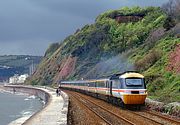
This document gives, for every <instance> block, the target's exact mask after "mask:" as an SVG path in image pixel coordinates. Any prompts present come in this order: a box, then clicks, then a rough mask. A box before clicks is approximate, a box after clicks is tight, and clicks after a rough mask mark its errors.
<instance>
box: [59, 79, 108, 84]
mask: <svg viewBox="0 0 180 125" xmlns="http://www.w3.org/2000/svg"><path fill="white" fill-rule="evenodd" d="M107 80H109V79H91V80H78V81H60V83H93V82H104V81H107Z"/></svg>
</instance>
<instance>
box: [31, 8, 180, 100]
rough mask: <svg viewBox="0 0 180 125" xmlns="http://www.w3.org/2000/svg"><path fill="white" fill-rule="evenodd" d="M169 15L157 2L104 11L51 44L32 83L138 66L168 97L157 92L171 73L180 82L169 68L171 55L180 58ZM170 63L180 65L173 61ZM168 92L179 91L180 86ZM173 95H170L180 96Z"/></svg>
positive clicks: (151, 89) (152, 89) (150, 86)
mask: <svg viewBox="0 0 180 125" xmlns="http://www.w3.org/2000/svg"><path fill="white" fill-rule="evenodd" d="M119 15H120V16H119ZM166 19H167V16H166V14H165V13H164V12H162V10H161V9H160V8H156V7H147V8H139V7H134V8H122V9H120V10H114V11H107V12H105V13H103V14H100V15H99V16H98V17H97V18H96V22H95V23H94V24H91V25H85V26H84V27H83V28H82V29H80V30H77V31H76V32H75V33H74V34H73V35H70V36H69V37H67V38H66V39H65V40H64V41H63V42H62V43H60V44H59V43H56V44H54V45H51V46H50V47H49V48H48V49H47V51H46V54H45V57H44V59H43V61H42V62H41V64H40V65H39V67H38V69H37V71H36V72H35V73H34V74H33V76H32V77H31V79H29V80H28V82H29V83H31V84H41V85H51V84H53V83H57V82H59V81H60V80H79V79H82V78H84V79H91V78H100V77H102V76H107V75H110V74H113V73H118V72H123V71H126V70H135V69H136V70H138V71H140V72H141V73H143V74H144V75H145V77H146V78H147V83H148V90H149V94H150V95H151V96H152V97H157V99H160V100H164V97H165V96H162V97H158V96H157V95H158V94H162V92H163V91H162V90H163V89H166V88H168V86H166V85H167V84H168V83H169V80H168V75H169V74H170V75H171V76H172V77H175V78H177V79H176V81H174V83H173V85H174V86H176V85H177V81H180V80H179V79H178V77H177V76H178V75H177V74H173V72H171V70H167V68H166V66H167V65H168V57H169V58H170V60H173V59H175V60H177V58H176V55H177V54H178V53H179V51H178V50H179V49H178V48H176V49H175V48H174V47H175V46H178V44H177V43H179V41H180V40H179V38H177V37H176V36H177V34H176V33H175V32H174V31H175V30H172V31H166V30H165V29H164V28H163V24H164V22H165V21H166ZM124 22H126V23H124ZM173 50H175V51H176V50H177V51H176V52H173ZM171 52H172V53H173V54H170V53H171ZM168 55H170V56H168ZM172 55H175V56H172ZM171 57H172V58H173V59H171ZM178 59H179V58H178ZM173 62H174V61H173ZM177 64H178V61H177ZM170 65H171V66H173V68H174V69H176V68H175V67H177V65H174V64H173V65H172V64H171V61H170ZM178 65H179V64H178ZM171 69H172V68H171ZM163 73H164V74H163ZM159 83H160V84H159ZM168 92H170V93H171V94H172V96H176V97H177V96H178V93H177V88H175V91H173V92H172V91H169V90H168ZM172 96H170V97H169V99H167V100H168V101H172V100H176V99H177V98H173V97H172ZM178 97H180V96H178ZM172 98H173V99H172ZM171 99H172V100H171Z"/></svg>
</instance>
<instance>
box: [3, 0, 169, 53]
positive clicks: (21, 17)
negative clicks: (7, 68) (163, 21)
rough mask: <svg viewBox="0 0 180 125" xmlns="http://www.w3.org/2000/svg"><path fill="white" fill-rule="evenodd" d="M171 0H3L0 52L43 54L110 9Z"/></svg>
mask: <svg viewBox="0 0 180 125" xmlns="http://www.w3.org/2000/svg"><path fill="white" fill-rule="evenodd" d="M167 1H168V0H0V55H37V56H43V55H44V53H45V51H46V49H47V48H48V46H49V45H50V44H51V43H55V42H62V41H63V40H64V39H65V38H66V37H67V36H69V35H71V34H73V33H74V32H75V31H76V30H77V29H80V28H82V27H83V26H84V25H86V24H92V23H94V21H95V18H96V17H97V16H98V15H99V14H100V13H102V12H105V11H107V10H113V9H119V8H121V7H123V6H141V7H144V6H161V5H162V4H163V3H165V2H167Z"/></svg>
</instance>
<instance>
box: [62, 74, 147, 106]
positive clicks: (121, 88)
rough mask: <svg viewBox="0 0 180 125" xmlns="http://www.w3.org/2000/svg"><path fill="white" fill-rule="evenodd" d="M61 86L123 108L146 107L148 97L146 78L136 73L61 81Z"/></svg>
mask: <svg viewBox="0 0 180 125" xmlns="http://www.w3.org/2000/svg"><path fill="white" fill-rule="evenodd" d="M60 86H61V87H62V88H65V89H71V90H75V91H79V92H82V93H85V94H88V95H93V96H95V97H97V98H101V99H104V100H106V101H108V102H111V103H114V104H117V105H120V106H122V107H124V106H127V105H136V106H141V105H144V104H145V99H146V96H147V89H146V85H145V80H144V76H143V75H142V74H140V73H137V72H135V71H126V72H124V73H119V74H114V75H112V76H110V77H108V78H103V79H92V80H79V81H60Z"/></svg>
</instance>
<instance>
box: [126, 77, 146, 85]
mask: <svg viewBox="0 0 180 125" xmlns="http://www.w3.org/2000/svg"><path fill="white" fill-rule="evenodd" d="M142 84H143V82H142V79H137V78H132V79H126V85H127V86H141V85H142Z"/></svg>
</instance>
